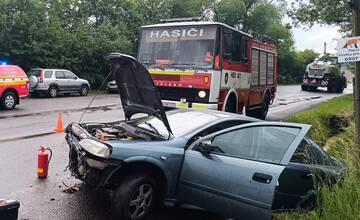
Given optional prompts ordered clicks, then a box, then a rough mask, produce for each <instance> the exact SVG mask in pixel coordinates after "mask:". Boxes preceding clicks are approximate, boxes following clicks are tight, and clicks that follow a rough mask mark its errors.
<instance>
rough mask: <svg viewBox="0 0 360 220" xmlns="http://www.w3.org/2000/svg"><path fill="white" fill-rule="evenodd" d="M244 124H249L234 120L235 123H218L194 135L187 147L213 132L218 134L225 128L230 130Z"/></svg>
mask: <svg viewBox="0 0 360 220" xmlns="http://www.w3.org/2000/svg"><path fill="white" fill-rule="evenodd" d="M246 123H249V122H248V121H238V120H235V121H225V122H222V123H219V124H216V125H214V126H211V127H209V128H206V129H205V130H203V131H201V132H199V133H197V134H196V135H194V136H193V137H192V138H191V139H190V141H189V142H188V145H189V144H191V143H192V142H194V141H195V140H197V139H199V138H200V137H205V136H207V135H209V134H213V133H215V132H218V131H221V130H224V129H226V128H231V127H234V126H238V125H242V124H246Z"/></svg>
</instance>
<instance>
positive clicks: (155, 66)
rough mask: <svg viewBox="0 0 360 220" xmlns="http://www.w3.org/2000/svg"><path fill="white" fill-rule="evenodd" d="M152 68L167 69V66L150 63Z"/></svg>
mask: <svg viewBox="0 0 360 220" xmlns="http://www.w3.org/2000/svg"><path fill="white" fill-rule="evenodd" d="M150 68H156V69H161V70H165V68H164V67H163V66H159V65H155V64H150Z"/></svg>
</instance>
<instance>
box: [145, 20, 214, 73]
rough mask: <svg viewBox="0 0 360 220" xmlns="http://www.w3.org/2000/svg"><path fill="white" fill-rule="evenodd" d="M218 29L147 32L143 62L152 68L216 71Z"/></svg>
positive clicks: (175, 29)
mask: <svg viewBox="0 0 360 220" xmlns="http://www.w3.org/2000/svg"><path fill="white" fill-rule="evenodd" d="M216 30H217V28H216V27H204V26H199V27H195V26H194V27H183V28H179V27H164V28H159V29H145V30H143V33H142V37H141V43H140V48H139V61H140V62H141V63H143V64H145V65H146V66H147V67H149V66H152V65H164V66H167V65H171V66H174V67H175V66H181V68H184V67H187V66H192V67H197V68H212V67H213V60H214V47H215V39H216Z"/></svg>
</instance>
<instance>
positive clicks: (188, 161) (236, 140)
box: [177, 122, 310, 219]
mask: <svg viewBox="0 0 360 220" xmlns="http://www.w3.org/2000/svg"><path fill="white" fill-rule="evenodd" d="M309 128H310V126H308V125H300V124H291V123H271V122H257V123H251V124H245V125H240V126H236V127H232V128H229V129H226V130H223V131H220V132H216V133H214V134H211V135H209V136H206V137H204V138H201V139H200V140H197V141H195V142H194V143H193V144H192V145H190V147H189V148H188V149H187V150H186V151H185V157H184V161H183V165H182V169H181V173H180V177H179V183H178V189H177V197H178V199H179V201H180V202H182V203H188V204H193V205H196V206H199V207H202V208H205V209H207V210H209V211H212V212H215V213H218V214H221V215H224V216H227V217H233V218H239V219H271V213H272V210H271V206H272V202H273V197H274V192H275V188H276V186H277V182H278V178H279V176H280V174H281V173H282V171H283V170H284V168H285V166H286V165H287V164H288V162H289V160H290V158H291V157H292V154H293V153H294V152H295V150H296V148H297V146H298V145H299V144H300V142H301V140H302V139H303V137H304V136H305V135H306V133H307V131H308V130H309ZM204 143H208V144H211V146H212V147H213V148H214V150H213V151H211V152H207V153H205V152H204V151H203V150H201V149H202V146H204Z"/></svg>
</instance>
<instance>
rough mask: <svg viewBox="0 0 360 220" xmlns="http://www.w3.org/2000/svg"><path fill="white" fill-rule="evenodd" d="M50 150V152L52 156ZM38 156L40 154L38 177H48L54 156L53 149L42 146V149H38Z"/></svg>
mask: <svg viewBox="0 0 360 220" xmlns="http://www.w3.org/2000/svg"><path fill="white" fill-rule="evenodd" d="M48 152H50V157H49V153H48ZM37 156H38V168H37V174H38V177H39V178H46V177H47V176H48V168H49V164H50V160H51V157H52V151H51V149H50V148H44V147H42V146H40V149H39V150H38V151H37Z"/></svg>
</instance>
